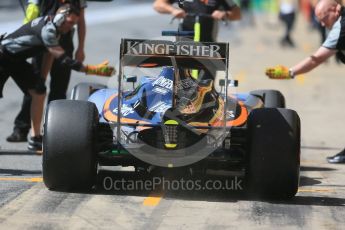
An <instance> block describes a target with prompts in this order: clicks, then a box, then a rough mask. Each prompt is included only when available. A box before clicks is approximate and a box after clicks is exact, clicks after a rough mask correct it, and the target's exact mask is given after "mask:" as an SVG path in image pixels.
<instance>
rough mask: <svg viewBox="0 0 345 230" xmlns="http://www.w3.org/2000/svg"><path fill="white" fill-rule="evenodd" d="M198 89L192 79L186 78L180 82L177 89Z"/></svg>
mask: <svg viewBox="0 0 345 230" xmlns="http://www.w3.org/2000/svg"><path fill="white" fill-rule="evenodd" d="M196 87H198V84H197V83H196V82H195V81H193V80H192V79H191V78H186V79H183V80H181V81H179V82H178V84H177V88H178V89H179V90H182V89H190V88H196Z"/></svg>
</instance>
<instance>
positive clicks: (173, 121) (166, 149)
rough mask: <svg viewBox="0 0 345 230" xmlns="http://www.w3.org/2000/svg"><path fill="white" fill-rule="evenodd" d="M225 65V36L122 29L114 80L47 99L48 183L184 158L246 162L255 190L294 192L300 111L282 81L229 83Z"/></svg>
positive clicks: (179, 163) (240, 165)
mask: <svg viewBox="0 0 345 230" xmlns="http://www.w3.org/2000/svg"><path fill="white" fill-rule="evenodd" d="M228 65H229V45H228V43H198V42H188V41H180V42H172V41H163V40H137V39H123V40H122V42H121V54H120V67H119V76H118V87H117V88H116V89H111V88H107V87H106V86H102V85H99V84H88V83H82V84H79V85H77V86H76V87H75V88H74V89H73V92H72V100H58V101H53V102H51V103H50V105H49V107H48V109H47V112H46V116H45V123H44V140H43V151H44V152H43V178H44V183H45V185H46V186H47V187H48V188H49V189H56V190H61V189H79V188H91V187H92V186H93V185H94V183H95V180H94V179H95V177H96V175H97V166H98V165H115V166H134V167H135V168H136V169H144V170H147V169H149V168H150V167H152V166H155V167H160V168H166V170H170V169H171V168H176V167H182V168H190V169H193V170H199V171H200V169H202V170H205V169H212V170H230V171H239V172H244V177H245V181H246V182H247V183H246V184H247V189H248V190H249V191H251V192H253V193H255V194H258V195H260V196H263V197H275V198H291V197H293V196H295V194H296V192H297V189H298V184H299V167H300V119H299V116H298V114H297V113H296V112H295V111H293V110H289V109H285V99H284V97H283V95H282V94H281V93H280V92H279V91H275V90H257V91H252V92H250V93H245V94H239V93H233V92H230V91H231V89H232V87H231V85H234V84H235V83H236V82H235V81H232V80H229V76H228ZM138 76H139V77H138ZM218 78H219V79H218ZM217 79H218V81H217V83H218V84H215V83H216V80H217Z"/></svg>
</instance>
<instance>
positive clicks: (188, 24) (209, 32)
mask: <svg viewBox="0 0 345 230" xmlns="http://www.w3.org/2000/svg"><path fill="white" fill-rule="evenodd" d="M169 2H170V3H171V4H173V3H177V2H178V0H169ZM234 7H238V6H237V4H236V3H235V2H234V1H233V0H190V1H185V2H184V5H183V9H184V10H185V11H186V13H187V17H186V18H184V19H183V22H182V24H181V29H182V30H185V31H193V30H194V23H195V17H194V16H193V15H192V16H190V15H188V14H208V15H211V14H212V13H213V12H214V11H215V10H223V11H230V10H232V9H233V8H234ZM200 24H201V37H200V41H202V42H215V41H216V40H217V39H216V38H217V34H218V23H217V21H216V20H214V19H212V18H210V17H202V16H201V17H200Z"/></svg>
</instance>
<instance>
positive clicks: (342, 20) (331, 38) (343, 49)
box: [322, 7, 345, 63]
mask: <svg viewBox="0 0 345 230" xmlns="http://www.w3.org/2000/svg"><path fill="white" fill-rule="evenodd" d="M322 46H323V47H325V48H327V49H331V50H338V52H337V57H338V58H339V60H341V61H342V62H343V63H345V8H344V7H342V9H341V15H340V17H339V19H338V20H337V21H336V22H335V23H334V25H333V27H332V29H331V31H330V32H329V34H328V36H327V38H326V40H325V41H324V43H323V44H322Z"/></svg>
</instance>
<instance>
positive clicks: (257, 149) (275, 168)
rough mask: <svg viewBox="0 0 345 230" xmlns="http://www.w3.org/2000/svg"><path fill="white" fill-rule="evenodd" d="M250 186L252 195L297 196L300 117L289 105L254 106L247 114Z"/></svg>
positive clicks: (248, 183) (248, 182)
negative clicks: (281, 106) (280, 106)
mask: <svg viewBox="0 0 345 230" xmlns="http://www.w3.org/2000/svg"><path fill="white" fill-rule="evenodd" d="M248 141H249V142H248V143H249V146H248V155H247V170H246V174H247V178H246V180H247V186H248V191H249V193H250V195H251V196H256V197H260V198H268V199H289V198H292V197H294V196H295V194H296V193H297V190H298V184H299V169H300V119H299V116H298V114H297V113H296V112H295V111H293V110H288V109H273V108H263V109H255V110H253V111H252V112H251V113H250V115H249V118H248Z"/></svg>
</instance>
